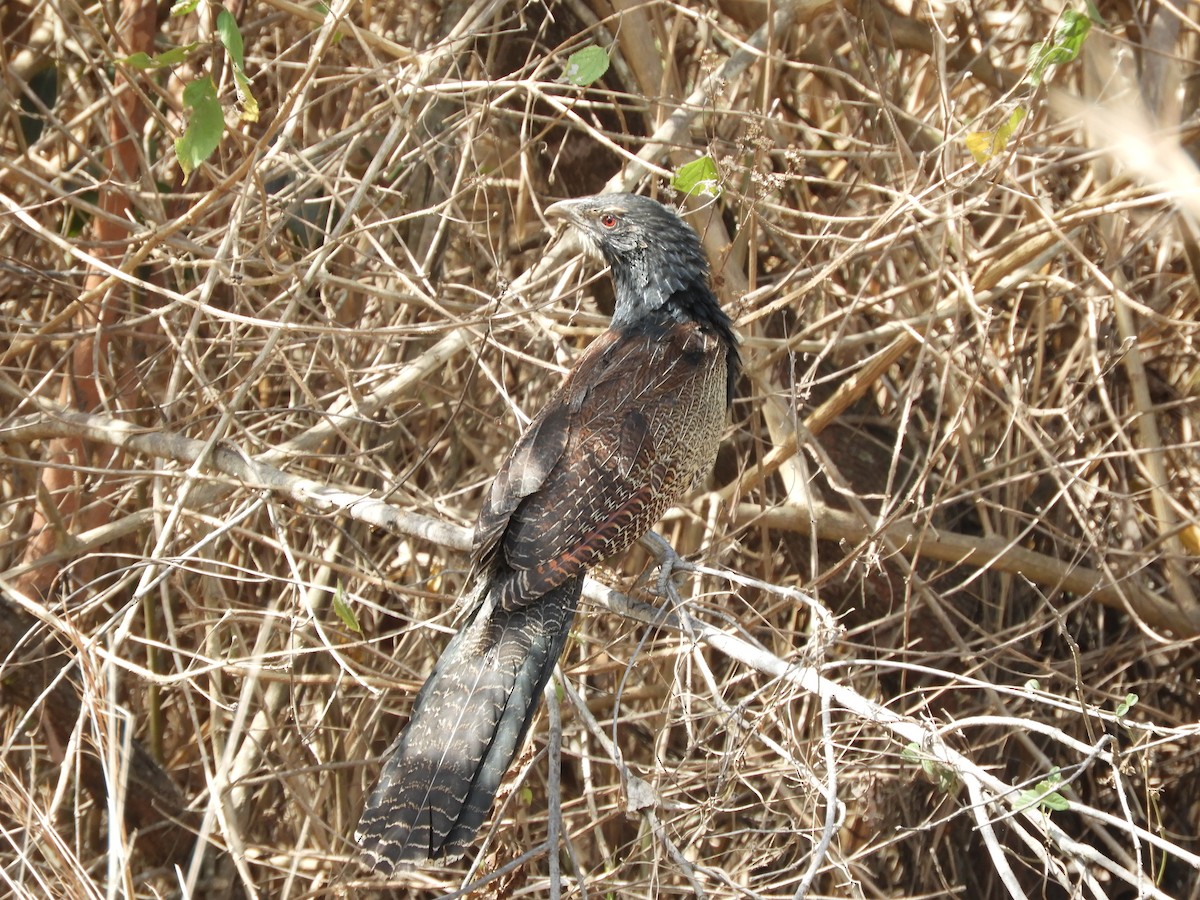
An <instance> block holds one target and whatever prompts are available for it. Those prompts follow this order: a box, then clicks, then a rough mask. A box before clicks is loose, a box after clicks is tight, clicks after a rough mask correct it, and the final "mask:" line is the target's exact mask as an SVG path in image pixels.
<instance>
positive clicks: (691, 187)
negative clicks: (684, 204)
mask: <svg viewBox="0 0 1200 900" xmlns="http://www.w3.org/2000/svg"><path fill="white" fill-rule="evenodd" d="M720 182H721V175H720V173H719V172H718V171H717V164H716V163H715V162H713V158H712V157H711V156H702V157H700V158H699V159H693V160H692V161H691V162H690V163H685V164H684V165H682V166H680V167H679V169H678V170H677V171H676V172H675V177H674V178H672V179H671V187H673V188H675V190H677V191H682V192H683V193H685V194H687V195H688V196H689V197H694V196H696V195H704V196H706V197H719V196H721V184H720Z"/></svg>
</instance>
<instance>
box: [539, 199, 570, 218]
mask: <svg viewBox="0 0 1200 900" xmlns="http://www.w3.org/2000/svg"><path fill="white" fill-rule="evenodd" d="M574 212H575V201H574V200H559V201H558V202H557V203H551V204H550V205H549V206H547V207H546V210H545V213H546V218H547V219H566V220H567V221H572V220H574V218H575V215H574Z"/></svg>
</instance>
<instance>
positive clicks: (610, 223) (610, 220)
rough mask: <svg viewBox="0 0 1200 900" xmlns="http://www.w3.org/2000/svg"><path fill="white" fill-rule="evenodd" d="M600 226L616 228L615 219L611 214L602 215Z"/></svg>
mask: <svg viewBox="0 0 1200 900" xmlns="http://www.w3.org/2000/svg"><path fill="white" fill-rule="evenodd" d="M600 224H601V225H603V226H604V227H605V228H616V227H617V217H616V216H614V215H613V214H612V213H604V214H603V215H602V216H600Z"/></svg>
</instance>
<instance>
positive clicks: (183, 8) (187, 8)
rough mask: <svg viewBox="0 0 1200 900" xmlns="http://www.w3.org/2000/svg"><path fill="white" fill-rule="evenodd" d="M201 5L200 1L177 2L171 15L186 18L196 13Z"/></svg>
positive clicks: (179, 0)
mask: <svg viewBox="0 0 1200 900" xmlns="http://www.w3.org/2000/svg"><path fill="white" fill-rule="evenodd" d="M199 5H200V0H176V2H175V5H174V6H172V7H171V15H172V16H173V17H174V16H186V15H190V14H191V13H194V12H195V11H196V7H197V6H199Z"/></svg>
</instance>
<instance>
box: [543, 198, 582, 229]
mask: <svg viewBox="0 0 1200 900" xmlns="http://www.w3.org/2000/svg"><path fill="white" fill-rule="evenodd" d="M592 199H593V198H592V197H584V198H582V199H574V200H559V202H558V203H552V204H550V205H548V206H546V209H545V214H546V218H562V220H565V221H568V222H570V223H572V224H576V226H582V224H583V218H582V217H581V216H580V208H581V206H582V205H583V204H584V203H587V202H588V200H592Z"/></svg>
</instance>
